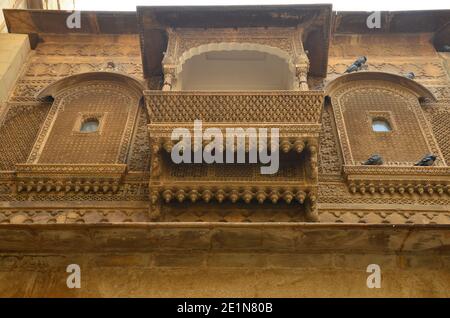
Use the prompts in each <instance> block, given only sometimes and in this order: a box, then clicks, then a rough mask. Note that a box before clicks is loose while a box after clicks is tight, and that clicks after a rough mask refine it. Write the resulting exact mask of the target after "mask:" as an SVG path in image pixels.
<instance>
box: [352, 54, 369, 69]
mask: <svg viewBox="0 0 450 318" xmlns="http://www.w3.org/2000/svg"><path fill="white" fill-rule="evenodd" d="M366 62H367V57H365V56H361V57H358V59H357V60H356V61H355V62H354V63H353V64H355V65H356V66H358V67H361V66H363V65H364V64H366Z"/></svg>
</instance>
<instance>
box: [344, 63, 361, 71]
mask: <svg viewBox="0 0 450 318" xmlns="http://www.w3.org/2000/svg"><path fill="white" fill-rule="evenodd" d="M357 71H359V67H358V66H356V65H355V64H352V65H350V66H349V67H348V68H347V70H346V71H345V73H353V72H357Z"/></svg>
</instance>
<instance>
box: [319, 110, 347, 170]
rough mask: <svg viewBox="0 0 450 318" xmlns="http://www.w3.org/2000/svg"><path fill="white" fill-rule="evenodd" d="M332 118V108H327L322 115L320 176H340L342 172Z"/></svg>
mask: <svg viewBox="0 0 450 318" xmlns="http://www.w3.org/2000/svg"><path fill="white" fill-rule="evenodd" d="M332 116H333V115H332V111H331V109H330V107H327V108H325V109H324V111H323V114H322V132H321V133H320V151H319V174H320V175H330V174H334V175H339V174H340V173H341V170H342V160H341V154H340V152H339V149H338V138H337V136H336V133H335V127H334V121H333V120H332Z"/></svg>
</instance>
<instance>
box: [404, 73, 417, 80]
mask: <svg viewBox="0 0 450 318" xmlns="http://www.w3.org/2000/svg"><path fill="white" fill-rule="evenodd" d="M405 77H406V78H409V79H410V80H413V79H415V78H416V74H414V73H413V72H409V73H408V74H406V75H405Z"/></svg>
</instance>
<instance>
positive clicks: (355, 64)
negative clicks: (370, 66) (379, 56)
mask: <svg viewBox="0 0 450 318" xmlns="http://www.w3.org/2000/svg"><path fill="white" fill-rule="evenodd" d="M366 62H367V57H365V56H361V57H358V59H357V60H356V61H355V62H353V64H352V65H350V66H349V67H348V68H347V70H346V71H345V73H353V72H357V71H360V70H361V69H362V68H363V65H364V64H366Z"/></svg>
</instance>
